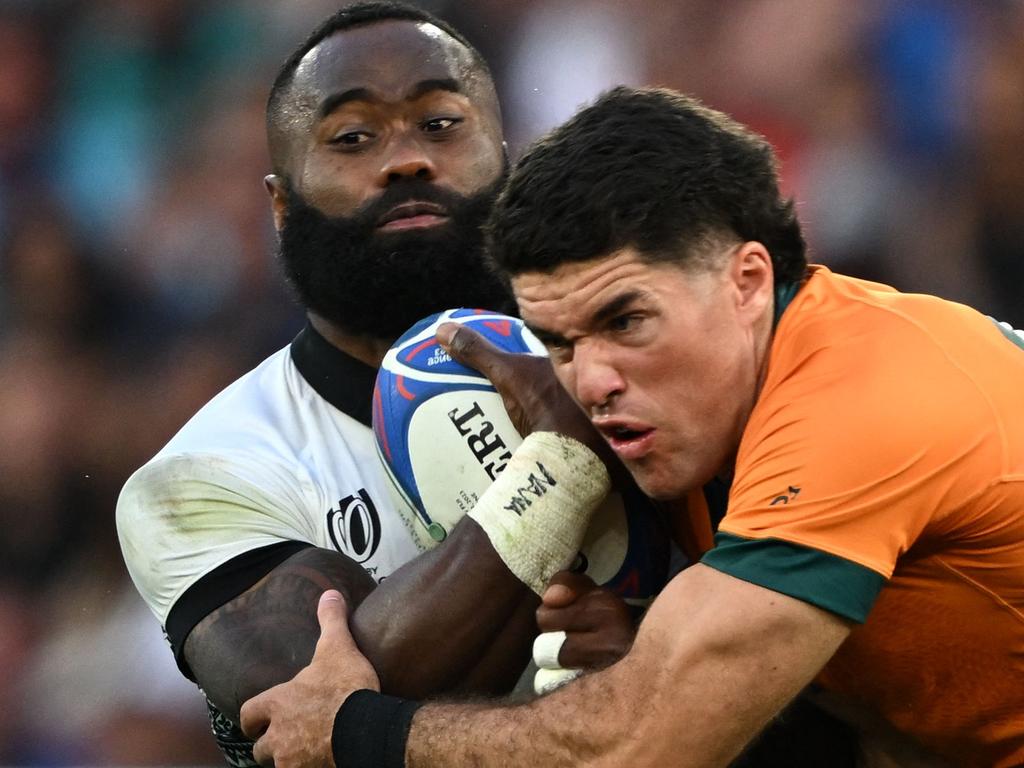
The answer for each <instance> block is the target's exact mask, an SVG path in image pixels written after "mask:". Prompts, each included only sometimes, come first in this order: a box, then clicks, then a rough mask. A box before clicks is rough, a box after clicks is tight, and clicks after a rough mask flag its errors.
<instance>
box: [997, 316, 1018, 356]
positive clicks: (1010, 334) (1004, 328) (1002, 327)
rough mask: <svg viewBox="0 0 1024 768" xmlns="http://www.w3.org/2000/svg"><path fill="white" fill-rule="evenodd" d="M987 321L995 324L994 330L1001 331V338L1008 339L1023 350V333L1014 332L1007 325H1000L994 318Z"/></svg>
mask: <svg viewBox="0 0 1024 768" xmlns="http://www.w3.org/2000/svg"><path fill="white" fill-rule="evenodd" d="M989 320H991V321H992V322H993V323H995V324H996V328H998V329H999V330H1000V331H1002V333H1003V336H1005V337H1006V338H1008V339H1009V340H1010V341H1012V342H1013V343H1014V344H1016V345H1017V346H1018V347H1020V348H1021V349H1024V331H1015V330H1014V329H1013V328H1011V327H1010V324H1009V323H1001V322H999V321H998V320H996V319H995V318H994V317H990V318H989Z"/></svg>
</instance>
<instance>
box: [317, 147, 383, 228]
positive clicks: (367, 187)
mask: <svg viewBox="0 0 1024 768" xmlns="http://www.w3.org/2000/svg"><path fill="white" fill-rule="evenodd" d="M366 166H367V163H366V162H365V161H364V160H356V159H353V160H351V161H349V160H346V161H345V162H344V163H342V162H341V160H340V159H339V158H334V157H331V158H327V159H323V160H317V161H310V163H308V164H307V166H306V168H305V172H304V174H303V176H302V189H300V190H299V191H300V192H302V194H303V196H304V197H305V198H306V201H307V202H309V203H311V204H312V205H314V206H316V207H317V208H319V209H320V210H321V211H322V212H323V213H324V214H326V215H327V216H352V215H353V214H354V213H355V212H356V211H357V210H359V208H360V207H361V206H362V205H363V204H364V203H365V202H366V201H367V200H369V199H370V198H371V197H372V196H373V195H374V194H376V193H377V190H376V188H375V186H374V183H373V173H372V171H371V170H370V169H369V168H367V167H366Z"/></svg>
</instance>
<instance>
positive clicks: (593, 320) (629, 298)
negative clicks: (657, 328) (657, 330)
mask: <svg viewBox="0 0 1024 768" xmlns="http://www.w3.org/2000/svg"><path fill="white" fill-rule="evenodd" d="M646 295H647V294H646V292H645V291H641V290H634V291H627V292H626V293H621V294H619V295H618V296H615V297H614V298H612V299H609V300H608V301H607V302H606V303H605V304H602V305H601V306H600V307H599V308H598V309H597V311H596V312H594V314H593V315H591V317H590V320H589V323H588V324H589V326H590V327H591V328H593V327H594V326H598V325H600V324H601V323H603V322H605V321H606V320H609V319H611V318H612V317H615V315H617V314H619V313H620V312H621V311H622V310H624V309H625V308H626V307H628V306H629V305H630V304H632V303H633V302H635V301H637V300H639V299H642V298H643V297H644V296H646ZM523 325H525V326H526V327H527V328H529V329H530V333H532V334H533V335H534V336H536V337H537V340H538V341H539V342H540V343H541V344H543V345H544V346H546V347H550V346H563V345H568V344H569V340H568V339H567V338H565V337H564V336H562V335H561V334H559V333H555V332H554V331H548V330H545V329H544V328H538V327H537V326H535V325H532V324H530V323H528V322H526V321H525V320H524V321H523Z"/></svg>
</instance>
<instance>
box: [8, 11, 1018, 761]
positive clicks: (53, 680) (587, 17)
mask: <svg viewBox="0 0 1024 768" xmlns="http://www.w3.org/2000/svg"><path fill="white" fill-rule="evenodd" d="M424 4H425V5H426V6H427V7H429V8H430V9H431V10H434V11H436V12H439V13H440V14H442V15H443V16H445V17H446V18H448V19H449V20H450V21H452V22H453V23H454V24H455V25H456V26H457V27H458V28H460V29H461V30H463V31H464V32H465V33H466V34H467V36H468V37H469V38H470V39H471V40H473V41H474V42H475V43H476V44H477V45H478V46H479V48H480V49H481V51H482V52H483V53H484V54H485V56H486V57H487V58H488V60H489V61H490V62H491V64H492V66H493V69H494V72H495V75H496V77H497V80H498V83H499V88H500V91H501V94H502V97H503V104H504V112H505V119H506V124H507V126H508V132H509V139H510V145H511V147H512V151H513V155H515V154H516V153H517V152H518V151H519V150H521V149H522V147H523V146H524V145H525V144H526V143H527V142H528V141H530V140H531V139H532V138H535V137H536V136H538V135H539V134H540V133H541V132H543V131H544V130H545V129H547V128H549V127H551V126H553V125H555V124H556V123H558V122H560V121H561V120H563V119H564V118H566V117H568V116H569V115H570V114H571V113H572V111H573V110H574V109H575V108H576V107H577V106H578V105H580V104H581V103H584V102H586V101H587V100H589V99H590V98H592V97H593V96H595V95H596V94H597V93H598V92H600V91H601V90H603V89H605V88H607V87H609V86H611V85H613V84H616V83H629V84H658V85H667V86H671V87H674V88H678V89H681V90H685V91H688V92H691V93H694V94H696V95H698V96H700V97H701V98H702V99H704V100H705V101H706V102H708V103H709V104H710V105H712V106H715V107H717V108H719V109H723V110H725V111H727V112H730V113H732V114H733V115H735V116H736V117H738V118H739V119H741V120H743V121H745V122H747V123H749V124H751V125H753V126H754V127H755V128H757V129H758V130H759V131H761V132H762V133H764V134H765V135H766V136H767V137H768V138H770V139H771V140H772V141H773V142H774V143H775V144H776V146H777V147H778V149H779V152H780V156H781V157H782V160H783V164H784V165H783V175H784V179H785V185H786V189H787V191H788V193H789V194H792V195H794V196H795V197H796V198H797V200H798V201H799V209H800V212H801V215H802V218H803V220H804V222H805V224H806V227H807V231H808V236H809V239H810V243H811V248H812V255H813V259H814V260H815V261H819V262H824V263H827V264H829V265H831V266H833V267H834V268H837V269H839V270H841V271H845V272H848V273H851V274H855V275H858V276H865V277H870V278H873V279H877V280H881V281H884V282H889V283H891V284H894V285H896V286H897V287H899V288H901V289H905V290H914V291H925V292H932V293H937V294H939V295H942V296H946V297H949V298H953V299H956V300H960V301H964V302H967V303H969V304H972V305H974V306H976V307H978V308H979V309H982V310H983V311H985V312H986V313H988V314H991V315H994V316H996V317H997V318H999V319H1003V320H1007V321H1010V322H1011V323H1013V324H1015V325H1016V326H1017V327H1021V326H1024V294H1022V287H1024V148H1022V145H1024V2H1020V0H1004V1H1002V2H1000V1H998V0H959V1H954V0H859V1H858V2H849V0H732V1H731V2H728V3H723V2H720V1H719V0H633V1H632V2H628V3H627V2H622V0H516V2H509V1H508V0H465V1H462V2H460V1H459V0H450V2H444V1H443V0H437V1H436V2H425V3H424ZM338 5H339V3H338V2H337V0H333V1H328V0H22V1H21V2H15V1H14V0H0V764H8V765H40V766H43V765H72V764H74V765H80V764H85V763H92V764H135V765H142V764H154V763H156V764H159V763H178V764H204V763H217V762H218V757H217V754H216V753H215V751H214V748H213V747H212V740H211V739H209V738H208V737H207V736H206V733H207V724H206V719H205V708H204V706H203V704H202V701H201V698H200V697H199V695H198V693H197V692H196V690H195V688H194V687H193V686H191V684H189V683H187V682H185V681H184V680H183V679H182V678H181V677H180V676H179V674H178V672H177V670H176V668H175V667H174V665H173V661H172V660H171V655H170V652H169V651H168V650H167V648H166V646H165V645H164V641H163V638H162V637H161V633H160V630H159V627H158V626H157V623H156V620H155V619H153V618H152V616H151V615H150V614H149V613H148V611H147V609H146V608H145V607H144V606H143V605H142V603H141V601H140V600H139V599H138V598H137V597H136V595H135V592H134V590H133V588H132V587H131V584H130V582H129V580H128V578H127V575H126V573H125V570H124V566H123V564H122V562H121V558H120V552H119V549H118V545H117V539H116V534H115V530H114V518H113V510H114V504H115V500H116V498H117V493H118V490H119V488H120V486H121V484H122V483H123V482H124V480H125V479H126V478H127V476H128V475H129V474H130V472H131V471H132V470H133V469H134V468H136V467H137V466H139V465H140V464H141V463H143V462H144V461H145V460H146V459H148V458H149V457H150V456H151V455H152V454H153V453H155V451H156V450H157V449H158V448H159V447H160V446H161V445H162V444H163V443H164V442H165V441H166V440H167V439H168V438H169V437H170V436H171V435H172V434H173V433H174V432H175V431H176V429H177V428H178V427H179V426H181V424H183V423H184V422H185V420H186V419H187V418H188V417H189V416H190V415H191V413H193V412H194V411H195V410H196V409H197V408H198V407H199V406H200V405H202V404H203V403H204V402H205V401H206V400H207V399H208V398H209V397H210V396H211V395H213V394H214V393H215V392H216V391H218V390H219V389H220V388H221V387H223V386H224V385H226V384H227V383H229V382H230V381H231V380H232V379H234V378H235V377H236V376H238V375H239V374H241V373H242V372H244V371H245V370H247V369H248V368H249V367H251V366H252V365H253V364H254V363H256V362H258V361H259V360H260V359H262V358H263V357H264V356H266V355H267V354H269V353H270V352H272V351H273V350H275V349H277V348H279V347H281V346H283V345H284V344H285V343H287V342H288V341H289V340H290V339H291V338H292V336H293V335H294V334H295V333H296V332H297V330H298V329H299V327H300V326H301V322H302V318H301V313H300V312H299V311H298V309H297V308H296V306H295V305H294V303H293V302H292V300H291V299H290V297H289V295H288V293H287V291H286V290H285V288H284V287H283V285H282V281H281V279H280V277H279V274H278V269H277V266H276V264H275V258H274V251H275V241H274V234H273V229H272V226H271V220H270V216H269V206H268V201H267V196H266V193H265V191H264V189H263V185H262V177H263V176H264V174H265V173H267V171H268V161H267V157H266V150H265V141H264V131H263V107H264V100H265V97H266V93H267V90H268V87H269V84H270V82H271V80H272V79H273V75H274V73H275V72H276V69H277V67H278V65H279V64H280V62H281V61H282V60H283V59H284V57H285V56H286V55H287V53H288V52H289V51H290V50H291V49H292V48H293V47H294V46H295V45H297V44H298V43H299V42H300V41H301V40H302V39H303V38H304V37H305V36H306V34H307V33H308V32H309V31H310V30H311V29H312V28H313V26H315V24H316V23H317V22H319V21H320V19H321V18H323V17H325V16H327V15H328V14H329V13H331V12H332V11H333V10H334V9H335V8H336V7H338Z"/></svg>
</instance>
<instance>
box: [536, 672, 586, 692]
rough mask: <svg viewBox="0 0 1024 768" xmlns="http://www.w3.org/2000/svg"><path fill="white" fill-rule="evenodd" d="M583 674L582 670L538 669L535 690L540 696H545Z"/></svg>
mask: <svg viewBox="0 0 1024 768" xmlns="http://www.w3.org/2000/svg"><path fill="white" fill-rule="evenodd" d="M582 674H583V670H582V669H538V670H537V674H535V675H534V676H533V690H534V691H535V692H536V694H537V695H538V696H543V695H544V694H545V693H551V691H553V690H555V689H556V688H561V687H562V686H563V685H565V684H566V683H568V682H569V681H570V680H575V679H576V678H577V677H579V676H580V675H582Z"/></svg>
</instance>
